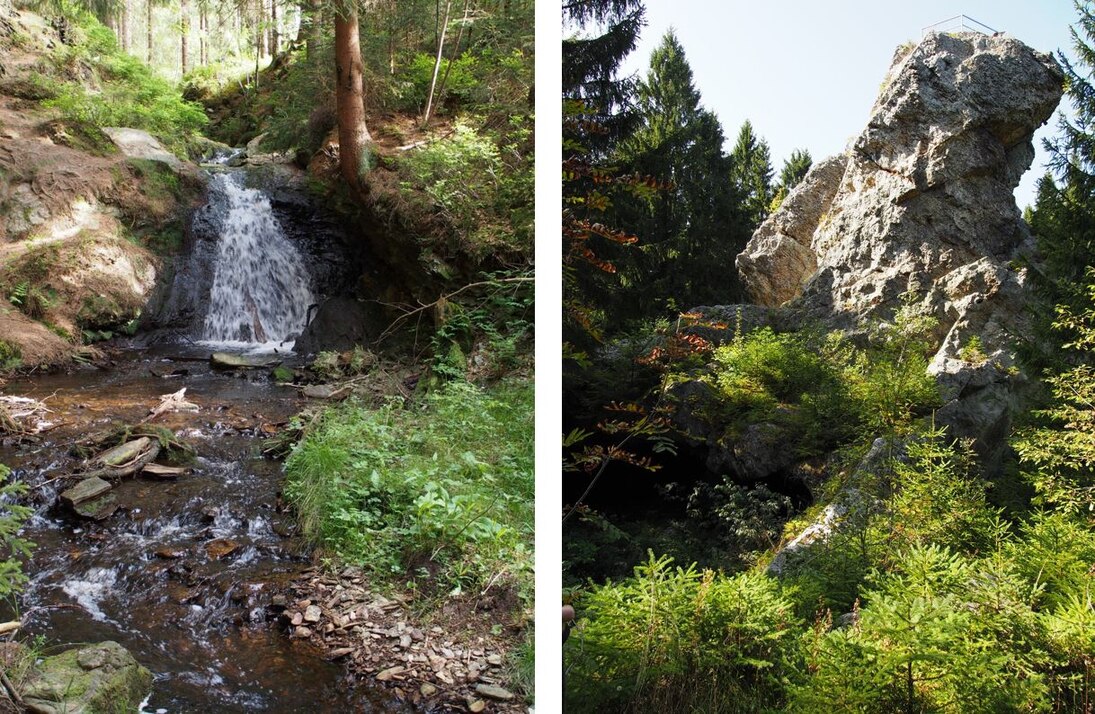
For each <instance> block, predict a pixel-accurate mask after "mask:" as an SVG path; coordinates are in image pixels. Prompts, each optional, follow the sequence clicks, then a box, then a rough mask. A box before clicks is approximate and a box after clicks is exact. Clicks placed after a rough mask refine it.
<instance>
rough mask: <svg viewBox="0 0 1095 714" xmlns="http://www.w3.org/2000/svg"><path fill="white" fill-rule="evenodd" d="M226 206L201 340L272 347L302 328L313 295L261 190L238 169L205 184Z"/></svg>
mask: <svg viewBox="0 0 1095 714" xmlns="http://www.w3.org/2000/svg"><path fill="white" fill-rule="evenodd" d="M210 191H219V192H220V193H221V194H222V195H223V197H224V199H225V205H226V206H227V214H226V215H225V217H224V227H223V229H222V230H221V235H220V238H219V239H218V248H217V262H216V269H215V272H214V274H213V287H212V289H211V290H210V296H209V312H208V313H206V316H205V325H204V327H203V331H202V336H201V337H202V340H203V341H205V342H212V343H218V344H228V345H240V346H244V347H247V348H251V349H254V348H260V347H263V346H266V347H277V346H279V345H281V344H282V343H283V342H286V341H289V340H292V339H294V338H295V337H296V336H298V335H299V334H300V333H301V331H302V330H303V329H304V321H305V319H306V318H307V312H308V306H309V305H311V304H312V303H313V302H314V301H315V299H314V295H313V294H312V288H311V279H310V278H309V276H308V271H307V270H306V269H305V267H304V262H303V260H302V259H301V256H300V253H298V252H297V250H296V248H295V247H294V246H293V244H292V243H291V242H289V240H288V239H287V238H286V237H285V233H284V232H283V231H282V230H281V226H280V225H279V224H278V220H277V218H276V217H275V216H274V212H273V210H272V209H271V207H270V200H269V199H268V198H267V197H266V194H264V193H263V192H262V191H258V190H256V189H251V188H245V187H244V186H243V184H242V181H241V178H240V175H239V174H238V173H226V174H220V175H219V176H217V177H215V178H214V179H213V181H212V182H211V184H210Z"/></svg>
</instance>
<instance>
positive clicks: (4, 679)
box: [0, 669, 27, 708]
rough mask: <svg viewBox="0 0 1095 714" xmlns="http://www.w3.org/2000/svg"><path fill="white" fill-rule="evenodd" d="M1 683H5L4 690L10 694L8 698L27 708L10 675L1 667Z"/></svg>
mask: <svg viewBox="0 0 1095 714" xmlns="http://www.w3.org/2000/svg"><path fill="white" fill-rule="evenodd" d="M0 684H2V685H4V692H5V693H6V694H7V695H8V699H11V700H12V701H13V702H15V703H16V704H17V705H18V706H20V707H23V708H25V707H26V706H27V705H26V702H24V701H23V698H22V697H21V696H19V692H18V691H16V689H15V685H14V684H12V683H11V680H10V679H8V675H7V674H5V673H4V670H2V669H0Z"/></svg>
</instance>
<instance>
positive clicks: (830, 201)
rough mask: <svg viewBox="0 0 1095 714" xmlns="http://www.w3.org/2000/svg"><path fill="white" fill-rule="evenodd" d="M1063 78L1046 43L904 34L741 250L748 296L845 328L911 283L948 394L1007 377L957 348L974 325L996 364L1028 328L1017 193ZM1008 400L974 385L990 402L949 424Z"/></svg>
mask: <svg viewBox="0 0 1095 714" xmlns="http://www.w3.org/2000/svg"><path fill="white" fill-rule="evenodd" d="M1062 81H1063V75H1062V72H1061V70H1060V68H1059V67H1058V66H1057V63H1056V62H1055V61H1054V60H1053V58H1052V57H1051V56H1049V55H1046V54H1042V53H1040V52H1037V51H1035V50H1032V49H1031V48H1029V47H1027V46H1026V45H1024V44H1023V43H1022V42H1019V41H1018V40H1016V39H1014V38H1011V37H1007V36H1003V35H993V36H987V35H980V34H974V33H960V34H956V35H948V34H930V35H928V36H926V37H925V38H924V39H923V40H922V41H921V42H920V43H919V44H918V45H915V46H913V47H902V48H900V49H899V50H898V51H897V54H896V55H895V57H894V62H893V65H892V66H891V68H890V70H889V73H888V74H887V76H886V79H885V81H884V82H883V88H882V91H881V93H880V95H879V98H878V100H877V102H876V104H875V106H874V108H873V110H872V113H871V118H870V121H869V122H868V124H867V127H866V129H864V130H863V132H862V133H861V134H860V135H859V136H858V137H857V138H856V139H855V140H854V142H853V143H852V145H851V147H850V148H849V149H848V151H847V152H846V153H845V154H843V155H841V156H837V157H835V158H833V159H829V160H827V161H824V162H821V163H819V164H818V165H816V166H815V167H814V168H813V169H812V170H811V171H810V173H809V174H808V175H807V177H806V178H805V179H804V180H803V182H802V183H801V184H800V185H799V186H798V187H797V188H796V189H795V190H794V191H793V192H792V193H791V194H790V195H789V196H788V197H787V199H786V200H785V202H784V204H783V206H782V207H781V208H780V210H779V211H777V212H775V213H774V214H773V215H772V216H770V217H769V218H768V220H767V221H765V223H764V224H763V225H762V226H761V227H760V228H759V229H758V230H757V232H756V233H755V234H754V235H753V238H752V240H750V242H749V244H748V245H747V246H746V249H745V250H744V251H743V252H742V253H741V255H739V256H738V258H737V265H738V269H739V272H740V274H741V280H742V283H743V284H744V285H745V287H746V291H747V292H748V294H749V296H750V298H751V299H752V300H753V301H754V302H756V303H758V304H760V305H765V306H770V307H775V306H779V305H786V306H787V307H790V308H792V309H793V310H794V311H795V312H798V313H799V314H801V315H803V316H806V317H809V318H814V319H818V320H820V321H822V322H824V323H826V324H829V325H831V326H833V327H841V328H849V327H853V326H854V325H856V324H863V323H864V322H870V321H872V320H888V319H891V318H892V316H893V314H894V312H895V310H896V308H897V307H898V306H899V304H900V296H901V295H902V294H903V293H906V292H912V293H913V294H915V295H916V297H917V299H918V301H919V302H920V303H921V305H922V307H923V308H924V310H925V311H926V312H928V313H930V314H932V315H934V316H935V317H936V318H937V320H938V321H939V330H938V335H937V337H938V338H939V340H940V342H939V351H938V354H937V355H936V357H935V360H934V362H933V365H932V371H933V372H934V373H935V374H937V375H943V376H945V378H942V379H941V380H940V381H941V384H942V386H943V387H944V389H945V390H949V393H948V394H945V395H944V396H946V397H948V398H950V399H952V400H956V399H958V398H959V397H960V396H961V395H962V392H963V390H968V389H970V388H971V386H970V385H974V387H972V388H975V389H977V390H978V391H979V392H980V391H983V390H984V389H986V388H991V386H992V385H993V384H997V383H999V384H1003V383H1008V386H1007V388H1008V389H1010V387H1011V385H1010V380H1009V379H1006V378H1004V377H1001V379H1000V380H997V381H995V382H994V381H992V380H988V381H987V383H986V377H985V376H984V375H983V374H981V373H980V371H979V370H980V369H981V368H980V367H976V366H971V365H969V364H968V363H965V362H963V361H962V360H961V358H960V353H961V351H962V349H963V347H965V346H967V345H969V343H970V339H971V338H972V337H975V336H976V337H977V338H978V339H979V340H980V341H981V350H982V351H983V352H984V354H985V356H986V357H987V358H988V360H989V361H990V362H991V363H992V364H996V365H998V366H999V367H1000V368H1001V369H1003V370H1006V369H1007V368H1008V367H1010V366H1011V364H1012V358H1011V355H1010V350H1009V346H1010V345H1012V344H1014V342H1015V339H1014V338H1015V336H1016V335H1022V334H1024V333H1025V332H1026V329H1027V328H1026V325H1025V322H1024V317H1023V314H1024V310H1023V307H1024V303H1025V301H1026V300H1027V299H1028V297H1029V290H1028V288H1027V285H1026V276H1025V271H1023V270H1021V269H1018V268H1017V267H1016V266H1017V262H1016V259H1017V258H1020V257H1022V256H1024V255H1029V254H1030V253H1032V251H1033V241H1032V239H1031V236H1030V233H1029V230H1028V229H1027V226H1026V224H1025V223H1023V221H1022V219H1021V216H1020V213H1019V209H1018V208H1017V207H1016V205H1015V199H1014V197H1013V193H1012V192H1013V191H1014V189H1015V186H1016V185H1017V184H1018V183H1019V179H1020V178H1021V176H1022V174H1023V173H1024V172H1025V171H1026V170H1027V169H1028V168H1029V167H1030V164H1031V161H1032V160H1033V158H1034V148H1033V145H1032V141H1031V140H1032V136H1033V134H1034V131H1035V130H1036V129H1037V128H1038V127H1040V126H1041V125H1042V124H1044V123H1045V122H1046V121H1047V120H1048V119H1049V118H1050V116H1051V115H1052V114H1053V111H1054V110H1055V109H1056V107H1057V104H1058V102H1059V101H1060V99H1061V95H1062ZM971 370H972V371H971ZM967 371H971V373H970V374H964V372H967ZM967 377H968V379H967ZM975 383H976V384H975ZM1007 401H1008V399H1007V398H1006V397H1005V396H1001V395H996V396H995V397H993V398H986V395H984V394H980V396H979V400H978V403H979V404H992V405H994V407H993V414H984V415H980V416H977V415H969V414H964V415H961V417H960V418H957V419H956V420H955V423H956V425H958V424H964V425H966V426H967V427H969V428H962V429H961V431H964V432H966V433H961V434H956V435H959V436H974V437H980V436H982V434H980V433H978V432H979V430H982V427H988V426H989V424H988V422H991V423H992V428H993V429H999V424H998V421H999V417H1000V413H998V412H999V405H1001V404H1004V403H1006V402H1007ZM944 411H945V410H944ZM975 422H976V423H979V424H980V423H981V422H985V423H984V424H981V425H980V426H978V425H976V424H974V423H975Z"/></svg>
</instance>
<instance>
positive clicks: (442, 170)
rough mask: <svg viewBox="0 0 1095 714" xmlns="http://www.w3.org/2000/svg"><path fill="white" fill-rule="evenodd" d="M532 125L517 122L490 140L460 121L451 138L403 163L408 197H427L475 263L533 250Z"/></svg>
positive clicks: (432, 144) (522, 120)
mask: <svg viewBox="0 0 1095 714" xmlns="http://www.w3.org/2000/svg"><path fill="white" fill-rule="evenodd" d="M530 138H531V127H530V122H529V121H528V120H527V119H526V118H524V117H521V116H515V117H512V118H511V120H510V125H509V126H508V127H506V129H505V131H504V132H500V133H498V134H497V135H491V134H490V133H487V132H485V131H483V130H482V129H477V128H476V127H474V126H473V125H472V124H471V122H469V121H468V120H466V119H464V120H458V121H457V123H456V126H455V128H454V133H453V135H452V136H450V137H447V138H444V139H439V140H436V141H432V142H430V143H429V144H427V145H425V146H423V147H421V148H419V149H416V150H413V151H409V152H406V154H405V155H404V156H403V157H401V158H400V160H399V162H398V167H399V172H400V175H401V177H402V179H403V189H404V190H405V191H425V193H426V194H427V195H429V196H430V198H431V199H433V201H434V203H435V205H436V206H437V208H438V209H440V210H441V211H442V212H443V213H444V214H445V216H446V217H448V219H449V221H450V222H451V223H452V225H453V227H454V228H455V230H456V232H457V238H458V240H459V246H458V247H459V248H460V249H461V250H462V251H463V252H466V253H468V254H470V255H471V256H473V257H476V258H483V257H485V256H487V255H491V254H495V253H502V254H504V253H506V252H513V253H521V252H525V251H528V250H529V248H530V246H531V245H532V221H533V200H532V195H533V186H534V178H533V159H532V146H531V144H530Z"/></svg>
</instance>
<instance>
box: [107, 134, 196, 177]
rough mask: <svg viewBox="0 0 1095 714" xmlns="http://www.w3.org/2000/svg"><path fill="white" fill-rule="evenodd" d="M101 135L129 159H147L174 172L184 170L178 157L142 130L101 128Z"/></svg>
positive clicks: (183, 165)
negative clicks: (104, 135) (162, 164)
mask: <svg viewBox="0 0 1095 714" xmlns="http://www.w3.org/2000/svg"><path fill="white" fill-rule="evenodd" d="M103 133H105V134H106V135H107V136H109V137H110V140H111V141H113V142H114V145H115V146H117V147H118V149H119V150H120V151H121V152H122V153H123V154H124V155H126V156H127V157H129V158H131V159H148V160H149V161H159V162H161V163H164V164H167V165H168V166H170V167H171V168H172V169H173V170H175V171H176V172H182V171H184V170H185V167H186V164H184V163H183V162H182V161H180V160H179V157H177V156H175V155H174V154H172V153H171V152H170V151H168V150H167V149H165V148H164V146H163V144H161V143H160V140H159V139H157V138H156V137H154V136H152V135H151V134H149V133H148V132H147V131H144V130H142V129H130V128H128V127H120V126H106V127H103Z"/></svg>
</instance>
